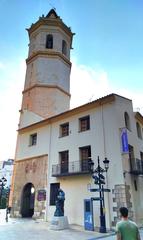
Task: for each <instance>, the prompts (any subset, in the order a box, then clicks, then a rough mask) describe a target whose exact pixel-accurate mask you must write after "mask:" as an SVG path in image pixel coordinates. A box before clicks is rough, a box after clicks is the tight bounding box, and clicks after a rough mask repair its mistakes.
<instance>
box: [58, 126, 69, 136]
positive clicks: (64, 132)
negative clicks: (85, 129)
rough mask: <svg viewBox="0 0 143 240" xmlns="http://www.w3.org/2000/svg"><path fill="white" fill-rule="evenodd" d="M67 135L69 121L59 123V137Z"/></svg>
mask: <svg viewBox="0 0 143 240" xmlns="http://www.w3.org/2000/svg"><path fill="white" fill-rule="evenodd" d="M68 135H69V123H64V124H62V125H60V137H65V136H68Z"/></svg>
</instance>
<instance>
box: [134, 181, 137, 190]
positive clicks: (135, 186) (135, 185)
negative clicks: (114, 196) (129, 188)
mask: <svg viewBox="0 0 143 240" xmlns="http://www.w3.org/2000/svg"><path fill="white" fill-rule="evenodd" d="M134 188H135V191H137V190H138V188H137V181H136V180H134Z"/></svg>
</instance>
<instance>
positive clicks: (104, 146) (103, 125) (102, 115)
mask: <svg viewBox="0 0 143 240" xmlns="http://www.w3.org/2000/svg"><path fill="white" fill-rule="evenodd" d="M101 119H102V134H103V152H104V158H105V157H107V154H106V140H105V124H104V113H103V105H101ZM106 187H107V188H109V183H108V176H107V172H106ZM109 194H110V193H109V192H107V199H108V209H109V214H108V215H109V225H110V228H111V227H112V224H111V211H110V210H111V209H110V197H109Z"/></svg>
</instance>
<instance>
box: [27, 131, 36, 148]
mask: <svg viewBox="0 0 143 240" xmlns="http://www.w3.org/2000/svg"><path fill="white" fill-rule="evenodd" d="M36 144H37V133H34V134H31V135H30V143H29V145H30V146H33V145H36Z"/></svg>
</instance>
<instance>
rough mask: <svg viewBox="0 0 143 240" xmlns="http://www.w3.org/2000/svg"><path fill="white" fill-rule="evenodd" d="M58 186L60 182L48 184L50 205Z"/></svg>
mask: <svg viewBox="0 0 143 240" xmlns="http://www.w3.org/2000/svg"><path fill="white" fill-rule="evenodd" d="M59 188H60V183H51V184H50V205H55V201H56V198H57V195H58V190H59Z"/></svg>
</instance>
